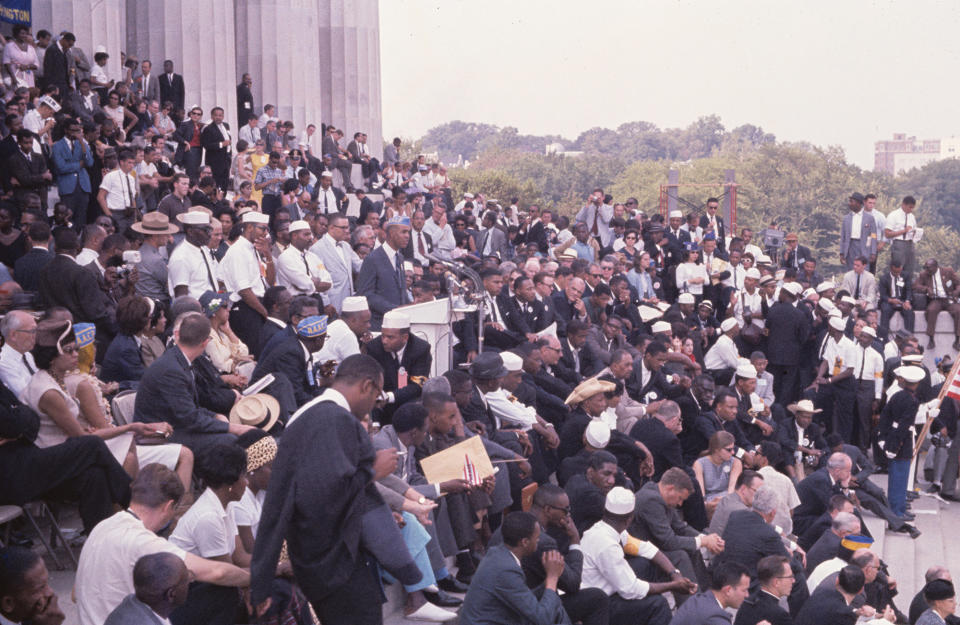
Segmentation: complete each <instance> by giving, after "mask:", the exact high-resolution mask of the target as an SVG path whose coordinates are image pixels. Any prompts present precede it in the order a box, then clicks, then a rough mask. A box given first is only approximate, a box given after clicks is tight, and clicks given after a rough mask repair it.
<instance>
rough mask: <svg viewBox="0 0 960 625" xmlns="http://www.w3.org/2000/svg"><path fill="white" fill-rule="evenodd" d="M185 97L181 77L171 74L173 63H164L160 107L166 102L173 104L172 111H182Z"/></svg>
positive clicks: (161, 77)
mask: <svg viewBox="0 0 960 625" xmlns="http://www.w3.org/2000/svg"><path fill="white" fill-rule="evenodd" d="M244 75H246V74H244ZM238 93H239V90H238ZM185 97H186V89H184V86H183V76H181V75H180V74H174V73H173V61H170V60H166V61H164V62H163V74H161V75H160V106H161V107H162V106H163V105H164V104H165V103H166V102H173V110H175V111H176V110H178V109H182V108H183V102H184V99H185ZM240 109H241V104H240V98H237V110H240ZM241 126H243V123H241V124H240V126H237V127H238V128H240V127H241Z"/></svg>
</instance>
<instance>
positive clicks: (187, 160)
mask: <svg viewBox="0 0 960 625" xmlns="http://www.w3.org/2000/svg"><path fill="white" fill-rule="evenodd" d="M202 159H203V148H187V151H186V152H185V153H184V155H183V168H184V169H185V170H186V172H187V175H188V176H190V180H191V181H193V180H197V178H199V177H200V161H201V160H202Z"/></svg>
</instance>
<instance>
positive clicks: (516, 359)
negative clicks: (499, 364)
mask: <svg viewBox="0 0 960 625" xmlns="http://www.w3.org/2000/svg"><path fill="white" fill-rule="evenodd" d="M500 358H502V359H503V366H504V367H506V368H507V371H520V370H521V369H523V358H521V357H520V356H517V355H516V354H514V353H513V352H500Z"/></svg>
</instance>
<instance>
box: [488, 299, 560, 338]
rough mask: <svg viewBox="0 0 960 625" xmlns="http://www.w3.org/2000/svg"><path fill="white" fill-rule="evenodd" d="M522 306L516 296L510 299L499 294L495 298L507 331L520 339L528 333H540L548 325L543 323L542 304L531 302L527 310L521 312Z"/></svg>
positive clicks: (536, 301)
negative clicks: (510, 331)
mask: <svg viewBox="0 0 960 625" xmlns="http://www.w3.org/2000/svg"><path fill="white" fill-rule="evenodd" d="M523 304H524V303H522V302H520V301H519V300H518V299H517V297H516V296H513V297H511V296H509V295H506V294H503V293H501V294H500V296H498V297H497V305H498V306H499V307H500V311H501V312H502V313H503V315H504V316H505V317H506V321H507V322H506V324H505V325H506V327H507V329H509V330H512V331H513V332H514V333H516V334H517V335H518V336H521V337H522V336H524V335H526V334H529V333H537V332H540V331H541V330H543V329H544V328H546V327H547V326H548V325H550V324H547V323H544V322H543V320H544V314H543V302H540V301H538V300H533V301H532V302H530V303H529V304H526V308H527V310H521V306H522V305H523Z"/></svg>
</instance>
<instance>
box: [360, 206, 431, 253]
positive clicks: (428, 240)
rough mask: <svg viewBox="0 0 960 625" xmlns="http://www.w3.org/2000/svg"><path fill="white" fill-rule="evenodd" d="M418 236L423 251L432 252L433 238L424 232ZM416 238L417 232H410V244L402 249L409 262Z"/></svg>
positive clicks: (361, 220)
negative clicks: (421, 236)
mask: <svg viewBox="0 0 960 625" xmlns="http://www.w3.org/2000/svg"><path fill="white" fill-rule="evenodd" d="M363 199H364V200H368V199H369V198H363ZM368 212H369V209H368ZM362 222H363V219H362V217H361V219H360V223H362ZM420 234H422V235H423V247H424V251H425V252H426V253H427V254H430V253H432V252H433V238H432V237H431V236H430V235H429V234H427V233H426V232H423V231H422V230H421V231H420ZM417 236H418V234H417V232H416V231H415V230H410V242H409V243H407V247H405V248H403V257H404V258H406V259H407V260H410V259H412V258H413V253H414V243H413V242H414V240H415V239H416V238H417Z"/></svg>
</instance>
